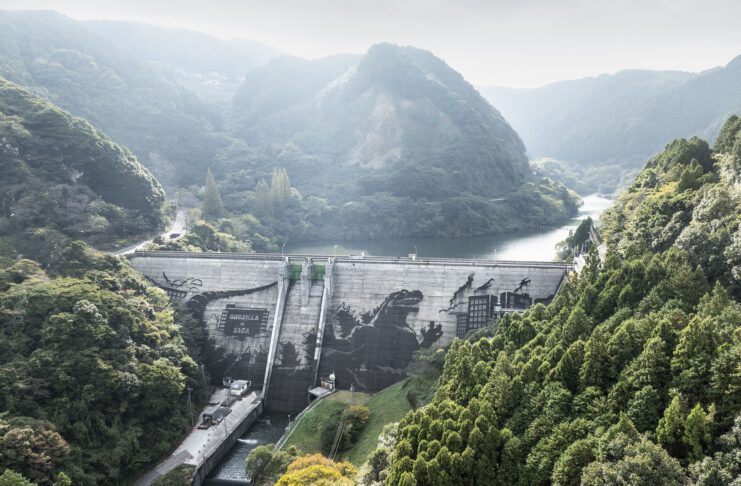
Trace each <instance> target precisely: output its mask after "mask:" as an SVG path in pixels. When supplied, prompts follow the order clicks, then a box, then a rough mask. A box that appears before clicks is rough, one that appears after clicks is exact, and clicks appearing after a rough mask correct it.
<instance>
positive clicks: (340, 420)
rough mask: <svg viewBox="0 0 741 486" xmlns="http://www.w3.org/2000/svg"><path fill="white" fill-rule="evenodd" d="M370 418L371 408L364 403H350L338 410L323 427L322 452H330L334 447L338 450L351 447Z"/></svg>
mask: <svg viewBox="0 0 741 486" xmlns="http://www.w3.org/2000/svg"><path fill="white" fill-rule="evenodd" d="M368 420H370V410H369V409H368V407H366V406H364V405H350V406H349V407H347V408H344V409H341V410H336V411H335V413H334V415H333V416H332V417H330V419H329V421H327V422H326V423H325V424H324V426H323V427H322V430H321V441H322V452H324V453H325V454H328V453H330V451H332V450H333V448H334V447H336V448H337V450H338V451H343V450H347V449H348V448H350V447H351V446H352V445H353V444H354V443H355V441H356V440H357V438H358V435H359V434H360V431H361V430H363V427H365V425H366V424H367V423H368ZM338 430H339V431H338ZM338 433H339V436H338Z"/></svg>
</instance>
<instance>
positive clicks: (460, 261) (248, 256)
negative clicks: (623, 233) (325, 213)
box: [126, 250, 573, 268]
mask: <svg viewBox="0 0 741 486" xmlns="http://www.w3.org/2000/svg"><path fill="white" fill-rule="evenodd" d="M126 257H127V258H136V257H158V258H184V257H185V258H204V259H230V260H273V261H282V260H285V259H286V258H288V259H289V261H290V260H294V259H301V260H303V259H305V258H312V259H329V258H333V259H335V261H336V262H352V263H357V262H364V263H404V264H412V265H415V264H416V265H481V266H517V267H523V266H527V267H544V268H571V267H572V266H573V265H572V264H571V263H563V262H544V261H527V260H491V259H485V258H481V259H479V258H442V257H439V258H438V257H432V258H420V257H416V258H410V257H407V256H396V257H394V256H355V255H338V256H333V255H321V254H309V253H300V254H283V255H281V254H278V253H221V252H190V251H156V250H155V251H151V250H142V251H136V252H134V253H130V254H127V255H126Z"/></svg>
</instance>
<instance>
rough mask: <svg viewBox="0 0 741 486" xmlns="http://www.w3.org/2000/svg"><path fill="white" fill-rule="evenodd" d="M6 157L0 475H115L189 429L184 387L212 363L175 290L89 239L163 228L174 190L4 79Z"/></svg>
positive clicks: (2, 156)
mask: <svg viewBox="0 0 741 486" xmlns="http://www.w3.org/2000/svg"><path fill="white" fill-rule="evenodd" d="M0 169H2V178H0V336H2V337H1V338H0V410H1V411H2V412H1V413H0V470H2V471H4V473H3V475H2V476H0V484H10V485H13V486H18V485H25V484H31V483H28V482H26V481H25V480H24V479H19V478H21V477H25V478H26V479H27V480H30V481H32V482H33V484H36V483H39V484H51V483H52V482H54V483H55V484H57V485H58V486H68V485H70V484H73V485H97V484H116V483H118V482H120V480H121V479H122V478H130V477H133V476H135V475H136V474H137V473H138V472H139V471H141V469H142V468H143V467H144V466H147V465H149V464H150V463H151V462H153V461H156V460H158V459H159V458H160V457H162V455H164V454H166V453H167V452H168V451H169V450H170V448H171V447H172V445H173V443H174V442H175V441H177V439H179V438H180V436H181V435H182V434H183V433H184V432H185V431H186V430H187V428H188V425H189V420H188V411H187V408H186V406H185V399H184V389H185V386H186V385H188V386H191V387H192V388H193V390H194V391H195V394H194V398H197V397H199V396H200V393H201V392H202V390H203V389H204V383H203V373H202V372H201V370H200V369H199V368H198V366H197V365H196V363H195V362H194V361H193V359H192V358H190V356H189V354H188V348H187V345H186V342H185V340H184V338H183V335H182V332H181V328H180V326H179V325H177V324H176V323H175V321H174V312H173V308H172V307H171V305H170V303H169V300H168V298H167V296H166V295H165V293H164V292H162V291H161V290H159V289H157V288H155V287H153V286H151V285H150V284H149V283H148V282H147V281H146V280H145V279H144V278H143V277H141V276H140V275H138V274H137V273H136V272H134V271H133V270H132V269H131V268H130V267H129V266H128V264H127V263H126V261H125V260H123V259H121V258H120V257H115V256H111V255H106V254H102V253H99V252H97V251H95V250H93V249H92V248H91V247H89V246H87V244H86V243H84V242H83V241H80V240H85V241H87V242H89V243H92V244H96V245H105V244H110V243H111V242H113V241H117V240H125V239H127V238H131V237H134V236H139V235H141V234H143V233H148V232H151V231H152V230H153V229H156V228H158V227H159V226H160V225H161V224H162V220H163V217H164V215H163V203H164V191H163V190H162V188H161V186H160V185H159V183H158V182H157V181H156V180H155V179H154V178H153V177H152V175H151V174H150V173H149V171H148V170H146V169H145V168H143V167H142V166H141V165H140V164H139V162H138V161H137V160H136V158H135V157H134V156H133V155H132V154H131V153H130V152H129V151H128V150H127V149H125V148H123V147H120V146H118V145H116V144H114V143H113V142H111V140H110V139H109V138H107V137H106V136H105V135H104V134H102V133H101V132H99V131H97V130H96V129H94V128H92V127H91V126H90V124H89V123H87V122H86V121H84V120H82V119H79V118H75V117H73V116H71V115H69V114H68V113H65V112H64V111H62V110H60V109H58V108H56V107H55V106H53V105H52V104H51V103H49V102H48V101H46V100H43V99H41V98H38V97H36V96H33V95H32V94H31V93H29V92H28V91H26V90H25V89H23V88H21V87H19V86H17V85H15V84H13V83H10V82H8V81H5V80H3V79H1V78H0ZM155 431H156V433H154V432H155ZM18 475H21V476H18Z"/></svg>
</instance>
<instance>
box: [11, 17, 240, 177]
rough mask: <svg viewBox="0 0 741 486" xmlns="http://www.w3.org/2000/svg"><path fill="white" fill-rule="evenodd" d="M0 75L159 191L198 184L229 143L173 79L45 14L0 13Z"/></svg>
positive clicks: (209, 108)
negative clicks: (104, 145) (86, 126)
mask: <svg viewBox="0 0 741 486" xmlns="http://www.w3.org/2000/svg"><path fill="white" fill-rule="evenodd" d="M0 45H1V46H2V49H0V76H3V77H5V78H6V79H8V80H10V81H13V82H15V83H18V84H20V85H22V86H25V87H27V88H29V89H30V90H32V91H33V92H34V93H36V94H38V95H41V96H43V97H45V98H47V99H49V100H50V101H52V102H53V103H54V104H56V105H57V106H59V107H61V108H62V109H65V110H67V111H69V112H70V113H72V114H73V115H75V116H79V117H82V118H85V119H86V120H88V121H89V122H90V123H92V124H93V125H94V126H95V127H96V128H98V129H100V130H103V131H104V132H105V133H106V134H108V135H109V136H110V137H111V138H112V139H113V140H114V141H115V142H117V143H121V144H124V145H126V146H127V147H129V148H130V149H131V150H132V151H133V152H134V154H136V155H137V156H138V157H139V159H140V160H141V161H142V162H143V163H144V164H145V166H146V167H147V168H149V169H150V170H152V172H153V173H154V174H155V175H156V176H157V178H158V179H159V180H160V182H162V183H163V184H166V185H170V186H172V185H179V184H189V183H193V182H194V181H196V180H198V179H200V178H201V170H202V169H203V164H204V161H208V160H213V159H214V158H215V157H216V154H217V153H218V151H219V150H220V149H223V148H226V147H228V146H229V145H230V143H231V139H230V138H229V137H227V136H226V135H224V134H223V133H221V130H222V126H223V117H222V116H221V112H220V110H219V109H218V107H217V106H216V105H215V104H213V103H210V102H207V101H205V100H204V99H202V98H200V97H198V96H197V95H196V94H195V93H194V92H193V91H191V90H188V89H186V88H185V87H183V85H182V84H181V83H179V82H178V80H177V77H176V76H175V74H174V73H173V72H172V71H171V70H169V69H166V68H165V67H163V66H161V65H157V64H154V63H148V62H145V61H144V60H142V59H139V58H136V57H134V56H133V55H131V54H129V53H127V52H125V51H123V50H120V49H118V48H116V46H115V44H114V42H113V41H111V40H108V39H106V38H104V37H102V36H101V35H99V34H97V33H96V32H95V31H94V30H93V29H92V28H88V27H85V25H84V24H83V23H81V22H77V21H74V20H72V19H70V18H67V17H65V16H63V15H61V14H58V13H56V12H51V11H0Z"/></svg>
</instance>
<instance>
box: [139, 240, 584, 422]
mask: <svg viewBox="0 0 741 486" xmlns="http://www.w3.org/2000/svg"><path fill="white" fill-rule="evenodd" d="M129 259H130V261H131V264H132V265H133V267H134V268H136V269H137V270H138V271H139V272H141V273H142V274H144V275H145V276H146V277H147V278H148V279H149V280H150V281H152V282H153V283H154V284H156V285H157V286H159V287H161V288H162V289H164V290H165V291H166V292H167V293H168V295H170V297H171V298H172V299H173V301H175V302H176V303H179V304H180V305H182V306H183V307H184V308H185V309H186V310H187V311H188V312H189V313H190V315H191V316H192V318H193V319H195V320H196V321H197V322H198V323H200V325H201V326H202V329H203V341H204V342H203V347H204V349H205V352H204V360H205V361H206V363H205V364H206V367H207V369H208V370H209V373H210V374H211V375H212V378H213V379H214V380H215V381H216V380H221V378H222V377H226V376H228V377H231V378H233V379H249V380H252V382H253V386H255V387H260V386H262V385H263V382H264V383H265V385H266V386H264V387H263V388H264V390H263V393H264V396H265V398H266V408H267V409H268V410H277V411H285V412H296V411H298V410H301V409H303V408H304V407H305V406H306V405H307V403H308V393H307V392H308V389H309V388H310V387H312V386H314V385H315V384H316V382H317V380H318V378H319V377H322V376H328V375H329V374H330V373H335V375H336V384H337V387H338V388H339V389H348V388H350V386H351V385H353V386H354V388H355V389H356V390H358V391H369V392H373V391H378V390H380V389H382V388H385V387H386V386H389V385H391V384H393V383H395V382H397V381H399V380H401V379H403V378H404V377H405V376H406V374H405V368H406V367H407V365H408V364H409V362H410V361H411V359H412V354H413V353H414V352H415V351H416V350H418V349H420V348H429V347H436V346H443V345H446V344H448V343H450V342H451V341H452V340H453V339H454V338H455V337H456V336H463V335H465V334H466V333H467V332H469V331H471V330H474V329H478V328H480V327H483V326H485V325H486V323H487V322H488V321H489V320H490V319H492V318H496V317H497V316H499V315H501V314H502V313H504V312H513V311H521V310H524V309H526V308H528V307H530V306H532V305H534V304H537V303H539V302H542V303H548V302H550V300H551V299H553V297H554V296H555V294H556V292H557V291H558V289H559V288H560V286H561V284H562V282H563V281H564V279H565V278H566V275H567V274H568V272H569V271H570V270H571V267H570V266H569V265H566V264H558V263H547V262H542V263H541V262H504V261H480V260H463V259H418V258H406V257H400V258H383V257H373V258H369V257H365V258H359V257H336V258H334V257H327V256H316V255H288V256H281V255H274V254H268V255H259V254H227V253H187V252H136V253H134V254H132V255H130V256H129ZM322 309H324V311H322ZM277 313H280V315H279V316H278V318H277V319H276V314H277ZM276 331H277V332H276ZM269 361H270V362H271V363H272V364H271V366H270V367H268V366H267V363H268V362H269ZM266 371H267V373H266Z"/></svg>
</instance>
